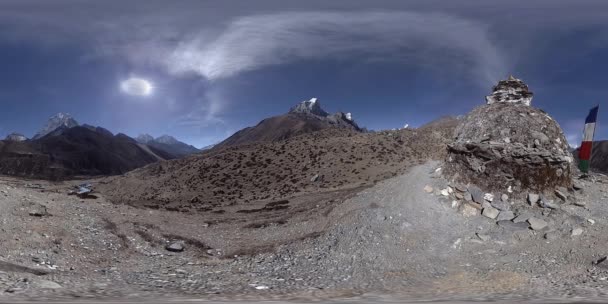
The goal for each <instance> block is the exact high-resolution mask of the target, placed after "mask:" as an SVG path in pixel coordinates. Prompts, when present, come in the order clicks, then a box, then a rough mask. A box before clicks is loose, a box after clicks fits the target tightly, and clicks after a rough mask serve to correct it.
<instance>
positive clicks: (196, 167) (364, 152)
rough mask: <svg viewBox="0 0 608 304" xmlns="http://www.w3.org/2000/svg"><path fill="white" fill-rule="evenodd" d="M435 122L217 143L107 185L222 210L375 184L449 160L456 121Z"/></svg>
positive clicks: (125, 196)
mask: <svg viewBox="0 0 608 304" xmlns="http://www.w3.org/2000/svg"><path fill="white" fill-rule="evenodd" d="M442 121H443V122H441V123H438V124H437V126H436V127H432V126H429V127H424V128H420V129H413V130H409V129H406V130H399V131H385V132H378V133H360V132H356V131H352V130H346V129H327V130H322V131H318V132H313V133H308V134H303V135H300V136H296V137H292V138H289V139H287V140H284V141H278V142H263V143H254V144H249V145H240V146H235V147H227V148H221V149H213V150H212V151H207V152H205V153H202V154H201V155H195V156H191V157H188V158H184V159H179V160H172V161H164V162H158V163H155V164H151V165H149V166H146V167H144V168H141V169H138V170H135V171H132V172H129V173H127V174H125V175H123V176H120V177H111V178H106V179H105V180H104V181H103V183H102V184H101V185H100V187H101V190H102V192H104V194H106V195H107V196H108V197H109V198H110V199H111V200H112V201H114V202H117V203H128V204H132V205H138V206H148V207H153V208H159V207H160V208H166V209H169V210H181V211H188V210H192V209H195V210H199V211H211V210H213V211H216V212H221V210H222V209H221V208H222V207H223V206H227V205H234V204H247V203H250V202H255V201H273V200H278V199H282V198H287V197H290V196H293V195H296V194H302V193H310V192H319V191H332V190H338V189H348V188H355V187H361V186H370V185H373V184H374V183H376V182H377V181H380V180H383V179H386V178H388V177H392V176H395V175H397V174H399V173H402V172H404V170H406V169H407V168H409V167H411V166H412V165H413V164H417V163H420V162H423V161H425V160H427V159H429V158H430V159H442V158H443V156H444V155H445V154H444V153H445V143H446V141H447V140H448V139H449V138H450V137H451V134H452V132H453V127H454V125H455V120H454V119H447V120H442Z"/></svg>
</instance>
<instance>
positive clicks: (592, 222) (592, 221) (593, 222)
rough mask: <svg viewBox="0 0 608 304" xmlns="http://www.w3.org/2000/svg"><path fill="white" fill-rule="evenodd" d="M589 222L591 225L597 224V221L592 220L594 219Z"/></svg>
mask: <svg viewBox="0 0 608 304" xmlns="http://www.w3.org/2000/svg"><path fill="white" fill-rule="evenodd" d="M587 222H589V224H591V225H593V224H595V220H592V219H587Z"/></svg>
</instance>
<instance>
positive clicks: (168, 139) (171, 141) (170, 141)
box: [154, 135, 179, 145]
mask: <svg viewBox="0 0 608 304" xmlns="http://www.w3.org/2000/svg"><path fill="white" fill-rule="evenodd" d="M154 141H156V142H158V143H161V144H167V145H175V144H178V143H179V141H178V140H177V139H175V137H173V136H169V135H163V136H159V137H157V138H156V139H155V140H154Z"/></svg>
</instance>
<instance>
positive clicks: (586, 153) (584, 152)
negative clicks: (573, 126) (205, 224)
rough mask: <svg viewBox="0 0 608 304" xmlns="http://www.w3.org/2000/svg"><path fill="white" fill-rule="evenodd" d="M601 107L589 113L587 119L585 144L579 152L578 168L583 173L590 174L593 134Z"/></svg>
mask: <svg viewBox="0 0 608 304" xmlns="http://www.w3.org/2000/svg"><path fill="white" fill-rule="evenodd" d="M599 108H600V106H599V105H598V106H596V107H595V108H592V109H591V111H589V115H587V119H585V131H584V132H583V143H582V144H581V148H580V150H579V152H578V158H579V163H578V167H579V169H581V172H584V173H587V172H589V162H590V161H591V148H592V146H593V134H594V133H595V123H596V121H597V111H598V109H599Z"/></svg>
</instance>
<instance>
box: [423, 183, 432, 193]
mask: <svg viewBox="0 0 608 304" xmlns="http://www.w3.org/2000/svg"><path fill="white" fill-rule="evenodd" d="M424 192H426V193H433V187H431V186H429V185H426V186H424Z"/></svg>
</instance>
